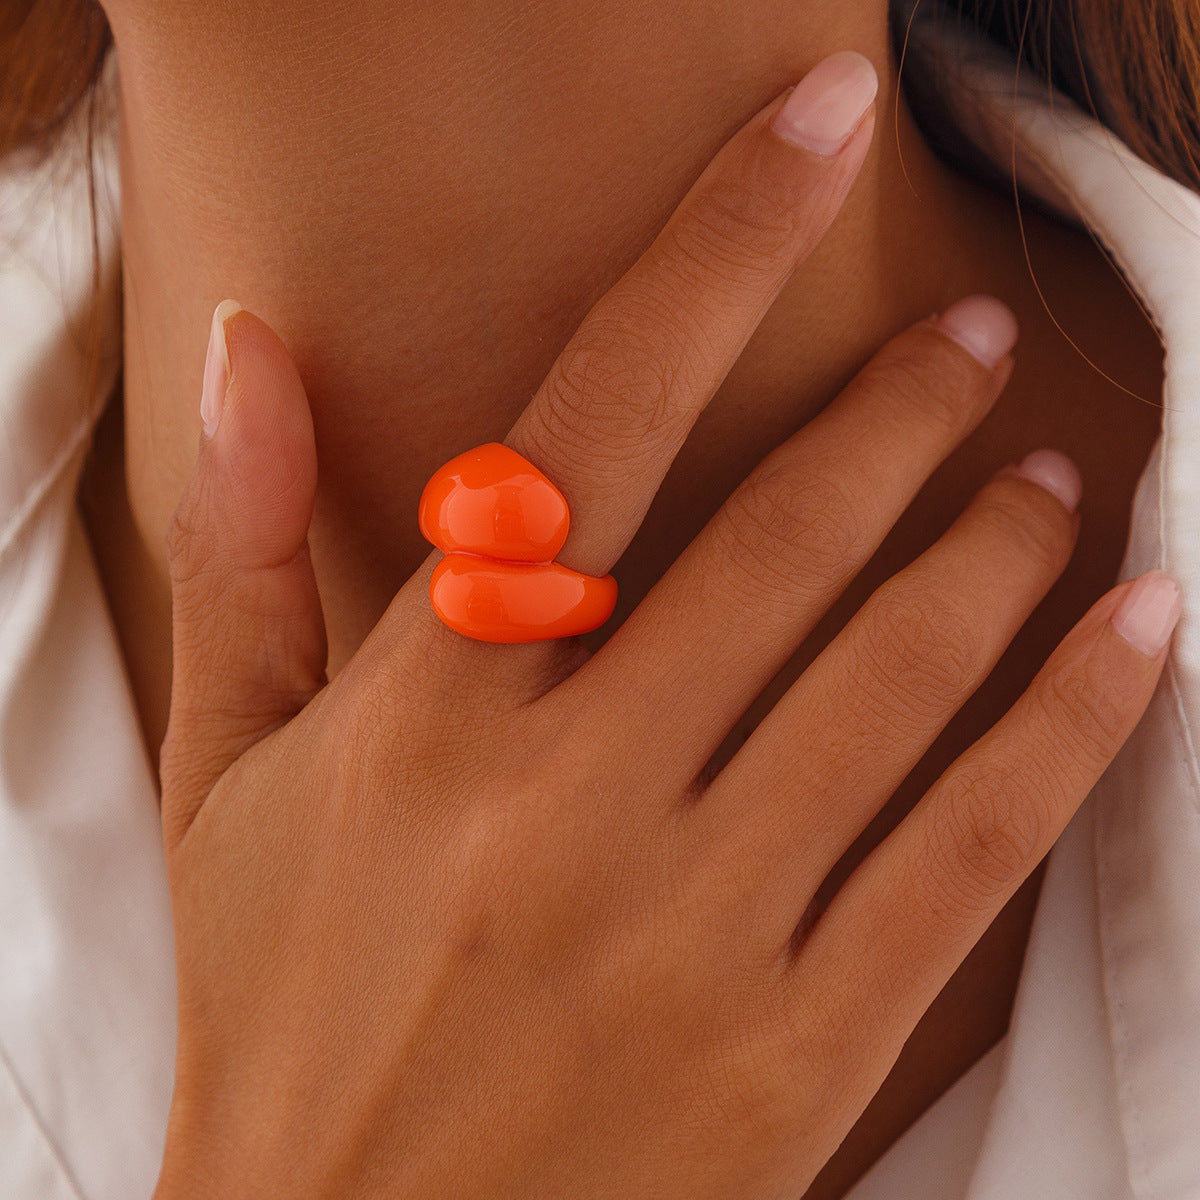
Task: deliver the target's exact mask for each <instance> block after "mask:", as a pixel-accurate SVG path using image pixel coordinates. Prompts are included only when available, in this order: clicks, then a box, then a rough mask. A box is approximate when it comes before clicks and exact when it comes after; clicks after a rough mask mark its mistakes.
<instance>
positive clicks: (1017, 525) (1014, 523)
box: [982, 479, 1069, 564]
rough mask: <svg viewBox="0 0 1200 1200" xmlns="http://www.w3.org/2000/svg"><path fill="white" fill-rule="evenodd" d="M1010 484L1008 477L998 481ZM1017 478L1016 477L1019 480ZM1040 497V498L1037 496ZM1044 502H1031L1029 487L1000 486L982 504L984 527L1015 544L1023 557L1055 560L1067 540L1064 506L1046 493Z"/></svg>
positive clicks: (1052, 561)
mask: <svg viewBox="0 0 1200 1200" xmlns="http://www.w3.org/2000/svg"><path fill="white" fill-rule="evenodd" d="M999 482H1000V483H1001V484H1002V485H1003V484H1010V483H1011V482H1012V481H1011V480H1007V479H1005V480H1001V481H999ZM1018 482H1019V481H1018ZM1039 499H1040V498H1039ZM1046 500H1047V503H1045V504H1042V503H1030V497H1029V494H1028V490H1027V489H1026V488H1024V487H1021V488H1020V490H1019V491H1017V490H1016V489H1014V488H1012V487H1004V486H1001V487H999V488H997V489H995V490H994V492H993V494H992V495H991V496H989V497H988V500H987V503H986V504H985V505H984V507H983V513H982V519H983V521H984V524H985V528H986V529H987V530H988V531H989V532H992V533H994V534H995V535H996V536H997V537H998V538H999V539H1000V540H1002V541H1003V542H1006V543H1008V544H1010V545H1012V546H1014V547H1015V548H1017V549H1018V550H1019V552H1020V554H1021V555H1022V558H1023V559H1026V560H1027V559H1035V560H1036V561H1038V562H1040V563H1045V564H1057V563H1058V562H1060V561H1061V560H1062V557H1063V553H1064V551H1065V550H1066V549H1067V546H1068V541H1069V525H1068V522H1067V519H1066V509H1064V508H1063V507H1062V506H1061V505H1060V504H1058V502H1057V501H1052V500H1051V498H1050V496H1049V495H1047V496H1046Z"/></svg>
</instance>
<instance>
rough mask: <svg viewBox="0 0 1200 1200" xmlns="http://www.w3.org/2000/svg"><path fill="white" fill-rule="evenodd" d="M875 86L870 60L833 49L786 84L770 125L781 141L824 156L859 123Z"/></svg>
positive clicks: (876, 78) (843, 141) (840, 144)
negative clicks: (784, 95) (785, 93)
mask: <svg viewBox="0 0 1200 1200" xmlns="http://www.w3.org/2000/svg"><path fill="white" fill-rule="evenodd" d="M878 92H879V76H878V74H876V71H875V67H874V66H873V65H872V63H871V60H870V59H869V58H867V57H866V56H865V55H863V54H859V53H858V52H857V51H854V50H839V51H838V52H837V53H836V54H831V55H830V56H829V57H828V58H827V59H825V60H823V61H822V62H819V63H817V65H816V66H815V67H813V69H812V70H811V71H809V73H808V74H807V75H805V77H804V78H803V79H802V80H800V82H799V83H798V84H796V86H795V87H794V88H793V89H792V91H791V94H790V95H789V96H788V98H787V100H785V101H784V104H783V107H782V108H780V110H779V111H778V112H777V113H776V114H775V116H774V118H773V119H772V121H771V128H772V129H774V130H775V132H776V133H777V134H779V136H780V137H781V138H783V139H784V140H785V141H788V142H791V143H792V144H793V145H796V146H800V147H802V148H803V149H805V150H811V151H812V152H813V153H814V154H820V155H823V156H825V157H826V158H828V157H831V156H832V155H834V154H836V153H837V152H838V151H839V150H841V149H842V147H844V146H845V145H846V143H847V142H848V141H849V140H850V138H851V136H852V135H853V133H854V131H855V130H856V129H857V128H858V127H859V125H860V124H861V123H862V119H863V117H865V116H866V115H867V110H868V109H869V108H870V107H871V105H872V104H873V103H874V102H875V96H876V94H877V93H878Z"/></svg>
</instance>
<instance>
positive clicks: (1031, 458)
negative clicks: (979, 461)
mask: <svg viewBox="0 0 1200 1200" xmlns="http://www.w3.org/2000/svg"><path fill="white" fill-rule="evenodd" d="M1017 474H1018V475H1020V476H1021V477H1022V478H1024V479H1028V480H1030V481H1031V482H1032V483H1036V484H1037V485H1038V486H1039V487H1043V488H1045V489H1046V491H1048V492H1049V493H1050V494H1051V495H1052V496H1057V497H1058V499H1059V500H1060V501H1062V506H1063V508H1065V509H1066V510H1067V512H1072V513H1073V512H1074V511H1075V510H1076V509H1077V508H1078V507H1079V501H1080V499H1081V498H1082V497H1083V479H1082V478H1081V477H1080V475H1079V468H1078V467H1076V465H1075V464H1074V463H1073V462H1072V461H1071V460H1070V459H1069V458H1068V457H1067V456H1066V455H1065V454H1060V453H1059V452H1058V451H1057V450H1035V451H1034V452H1033V453H1032V454H1027V455H1026V456H1025V458H1023V459H1022V460H1021V464H1020V466H1018V467H1017Z"/></svg>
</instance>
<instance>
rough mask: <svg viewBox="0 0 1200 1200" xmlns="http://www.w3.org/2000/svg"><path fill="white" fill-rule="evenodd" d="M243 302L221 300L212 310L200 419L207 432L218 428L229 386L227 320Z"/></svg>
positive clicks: (239, 310)
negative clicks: (226, 342) (226, 390)
mask: <svg viewBox="0 0 1200 1200" xmlns="http://www.w3.org/2000/svg"><path fill="white" fill-rule="evenodd" d="M241 311H242V306H241V305H240V304H238V303H237V301H235V300H222V301H221V303H220V304H218V305H217V307H216V308H215V309H214V311H213V315H212V325H211V326H210V327H209V331H208V354H207V355H206V356H205V359H204V386H203V388H202V389H201V392H200V419H201V421H203V422H204V436H205V437H209V438H210V437H212V436H213V434H214V433H216V432H217V422H218V421H220V419H221V409H222V407H223V406H224V404H225V389H226V388H227V387H228V386H229V350H228V348H227V347H226V345H225V322H226V321H228V320H229V318H230V317H232V316H233V314H234V313H237V312H241Z"/></svg>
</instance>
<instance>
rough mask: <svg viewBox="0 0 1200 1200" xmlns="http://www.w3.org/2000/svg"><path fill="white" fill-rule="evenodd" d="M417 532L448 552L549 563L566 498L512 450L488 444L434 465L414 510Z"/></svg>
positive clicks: (561, 531) (560, 539)
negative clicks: (435, 466) (436, 467)
mask: <svg viewBox="0 0 1200 1200" xmlns="http://www.w3.org/2000/svg"><path fill="white" fill-rule="evenodd" d="M417 522H418V524H419V525H420V527H421V533H422V534H423V535H424V537H425V538H426V539H427V540H428V541H431V542H432V543H433V544H434V545H435V546H437V548H438V549H439V550H444V551H445V552H446V553H447V554H453V553H455V552H456V551H466V552H468V553H470V554H483V555H486V556H487V557H488V558H500V559H506V560H509V561H514V562H549V561H550V560H551V559H552V558H553V557H554V556H555V555H556V554H557V553H558V552H559V551H560V550H561V549H562V548H563V543H564V542H565V541H566V540H567V529H568V526H569V524H570V516H569V514H568V512H567V502H566V500H565V499H564V497H563V494H562V492H560V491H559V490H558V488H556V487H555V486H554V484H552V483H551V482H550V480H549V479H547V478H546V476H545V475H543V474H542V472H541V471H539V470H538V469H537V467H535V466H534V465H533V464H532V463H530V462H528V461H527V460H526V459H525V458H523V457H522V456H521V455H520V454H518V453H517V452H516V451H515V450H512V449H510V448H509V447H508V446H504V445H501V443H499V442H487V443H485V444H484V445H482V446H476V447H475V449H474V450H468V451H466V452H465V453H463V454H459V455H457V456H456V457H455V458H452V459H451V460H450V461H449V462H448V463H446V464H444V465H443V466H441V467H439V468H438V470H437V471H435V472H434V474H433V476H432V477H431V478H430V480H429V482H428V483H427V484H426V485H425V490H424V491H423V492H422V493H421V502H420V505H419V506H418V509H417Z"/></svg>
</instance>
